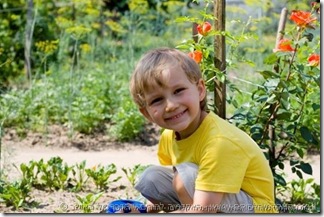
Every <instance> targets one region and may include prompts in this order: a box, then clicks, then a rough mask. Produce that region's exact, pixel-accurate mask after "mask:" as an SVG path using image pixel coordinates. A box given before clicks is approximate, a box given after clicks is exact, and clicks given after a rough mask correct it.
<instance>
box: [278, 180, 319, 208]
mask: <svg viewBox="0 0 324 217" xmlns="http://www.w3.org/2000/svg"><path fill="white" fill-rule="evenodd" d="M278 193H279V194H280V196H281V197H282V198H284V200H285V202H284V203H283V205H282V206H283V207H282V208H283V210H284V211H286V212H288V213H319V212H320V211H321V203H320V202H321V187H320V185H319V184H317V183H315V182H314V179H313V178H309V179H306V180H304V179H299V180H292V181H290V182H288V183H287V185H286V186H279V187H278Z"/></svg>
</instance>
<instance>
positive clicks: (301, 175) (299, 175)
mask: <svg viewBox="0 0 324 217" xmlns="http://www.w3.org/2000/svg"><path fill="white" fill-rule="evenodd" d="M296 174H297V176H298V177H299V178H300V179H302V178H303V174H302V173H301V172H300V170H297V171H296Z"/></svg>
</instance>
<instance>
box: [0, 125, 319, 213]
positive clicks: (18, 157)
mask: <svg viewBox="0 0 324 217" xmlns="http://www.w3.org/2000/svg"><path fill="white" fill-rule="evenodd" d="M67 132H68V130H67V129H64V128H62V127H60V126H52V127H50V128H49V131H48V133H47V134H41V133H28V134H27V135H26V136H25V137H24V138H21V137H19V136H17V133H16V131H15V130H13V129H10V130H7V131H6V132H5V135H4V136H3V138H2V140H1V144H2V145H1V148H2V150H1V163H2V165H1V169H2V171H3V174H5V175H6V178H7V179H8V180H11V181H14V180H17V179H20V178H21V174H20V172H19V170H18V169H17V168H19V165H20V164H21V163H25V164H27V163H28V162H29V161H31V160H34V161H38V160H40V159H43V160H44V161H47V160H49V159H50V158H52V157H58V156H59V157H61V158H62V159H63V161H64V162H66V163H67V164H68V165H69V166H72V165H74V164H77V163H81V162H82V161H83V160H85V161H86V167H87V168H91V167H93V166H96V165H99V164H100V165H108V164H112V163H113V164H115V165H116V166H117V174H115V175H116V176H122V178H121V179H120V180H118V181H117V182H115V183H112V184H111V185H110V186H108V189H107V190H106V191H105V192H104V194H103V195H102V196H101V197H100V198H99V199H98V201H97V202H96V203H95V204H94V205H93V206H91V209H92V213H99V212H103V211H104V210H105V209H106V207H107V204H108V203H109V202H110V201H112V200H114V199H134V198H136V197H138V196H139V194H138V192H136V190H134V189H133V187H132V186H131V184H130V182H129V180H128V179H127V177H126V175H125V173H123V172H122V170H121V168H133V167H134V166H135V165H137V164H141V165H149V164H158V160H157V157H156V151H157V145H156V144H157V140H158V135H159V132H158V129H157V128H156V127H155V126H148V127H147V130H146V132H148V133H147V134H143V135H140V136H139V139H138V140H137V141H134V142H132V143H126V142H125V143H119V142H114V141H111V139H110V138H108V137H107V136H106V135H105V134H101V133H98V134H96V135H83V134H75V135H74V136H73V137H72V138H70V137H69V136H68V135H67ZM307 161H308V162H310V163H311V164H312V167H313V171H314V172H313V174H314V175H313V176H312V177H313V178H315V180H316V182H318V183H320V155H319V154H317V155H312V156H310V157H308V158H307ZM286 173H287V174H288V177H289V178H290V179H296V178H297V177H296V176H295V174H291V172H290V171H286ZM309 177H311V176H309ZM305 178H308V177H307V176H306V177H305ZM96 192H97V190H96V188H95V186H94V185H91V184H89V186H87V188H86V189H85V190H84V191H82V192H78V193H76V192H70V191H45V190H38V189H33V190H32V192H31V199H30V202H31V204H30V206H28V207H25V208H20V209H18V210H15V209H13V207H6V206H5V204H3V203H0V213H82V212H83V210H82V207H80V205H79V202H78V200H77V197H76V195H80V196H81V197H85V196H86V195H88V194H89V193H93V194H95V193H96Z"/></svg>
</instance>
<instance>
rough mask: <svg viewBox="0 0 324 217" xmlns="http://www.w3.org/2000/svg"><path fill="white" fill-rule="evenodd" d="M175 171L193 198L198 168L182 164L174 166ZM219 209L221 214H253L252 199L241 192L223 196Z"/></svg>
mask: <svg viewBox="0 0 324 217" xmlns="http://www.w3.org/2000/svg"><path fill="white" fill-rule="evenodd" d="M175 170H176V171H177V173H178V175H179V177H180V180H182V182H183V186H184V187H185V189H186V190H187V192H188V194H189V196H190V197H191V198H193V196H194V193H195V181H196V178H197V174H198V166H197V165H196V164H194V163H182V164H179V165H177V166H175ZM219 208H220V210H219V211H220V212H223V213H254V209H253V202H252V198H251V197H250V196H249V195H248V194H247V193H245V192H244V191H242V190H241V191H240V192H239V193H237V194H230V193H226V194H224V197H223V200H222V202H221V204H220V205H219Z"/></svg>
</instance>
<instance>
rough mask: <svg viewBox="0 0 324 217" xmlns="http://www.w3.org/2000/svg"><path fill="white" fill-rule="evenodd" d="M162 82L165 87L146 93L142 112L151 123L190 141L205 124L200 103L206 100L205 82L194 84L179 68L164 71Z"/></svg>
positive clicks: (152, 87)
mask: <svg viewBox="0 0 324 217" xmlns="http://www.w3.org/2000/svg"><path fill="white" fill-rule="evenodd" d="M161 80H162V83H163V84H164V85H163V87H162V86H160V85H158V84H152V86H151V88H149V89H148V90H147V91H145V92H144V98H145V102H146V106H145V107H144V108H141V109H140V111H141V112H142V114H143V115H144V116H145V117H146V118H147V119H148V120H150V121H152V122H154V123H156V124H157V125H159V126H160V127H162V128H166V129H171V130H174V131H176V132H178V133H179V134H180V136H181V138H186V137H188V136H190V135H191V134H192V133H193V132H194V131H195V130H196V129H197V128H198V126H199V124H200V122H201V114H202V111H201V108H200V101H202V100H203V99H204V98H205V96H206V87H205V84H204V81H203V80H202V79H200V80H199V81H198V82H197V83H191V81H190V80H189V79H188V78H187V76H186V74H185V72H184V71H183V70H182V69H181V68H180V67H179V66H176V67H171V68H169V69H166V70H164V71H162V72H161Z"/></svg>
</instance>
